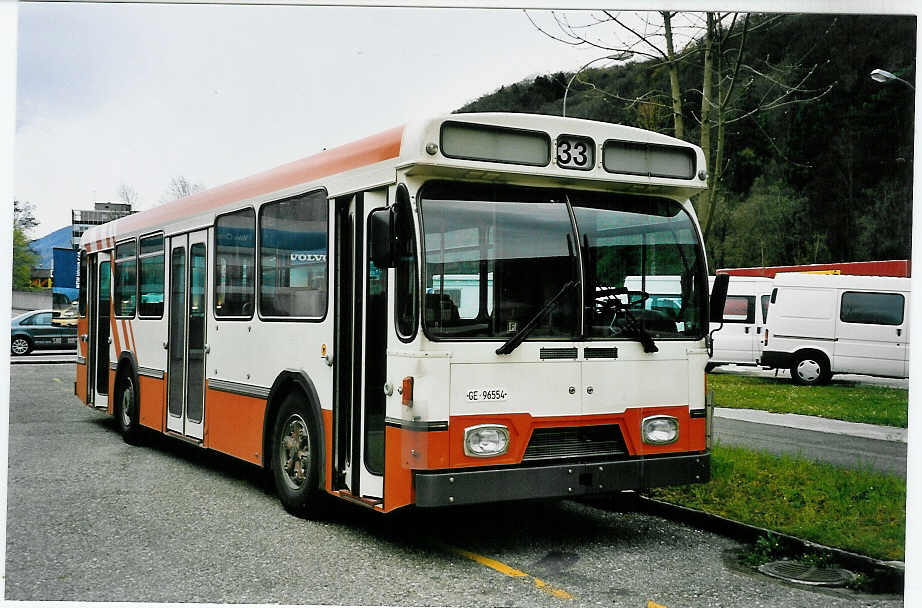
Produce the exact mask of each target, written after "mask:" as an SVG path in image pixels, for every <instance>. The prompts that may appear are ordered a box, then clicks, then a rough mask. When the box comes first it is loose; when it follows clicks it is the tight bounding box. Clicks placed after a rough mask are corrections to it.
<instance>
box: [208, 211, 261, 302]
mask: <svg viewBox="0 0 922 608" xmlns="http://www.w3.org/2000/svg"><path fill="white" fill-rule="evenodd" d="M214 259H215V279H214V315H215V316H216V317H244V318H247V319H250V318H252V317H253V300H254V293H255V289H254V283H253V276H254V273H253V266H255V264H256V213H255V212H254V211H253V210H252V209H241V210H240V211H235V212H233V213H228V214H227V215H222V216H220V217H218V218H216V219H215V256H214Z"/></svg>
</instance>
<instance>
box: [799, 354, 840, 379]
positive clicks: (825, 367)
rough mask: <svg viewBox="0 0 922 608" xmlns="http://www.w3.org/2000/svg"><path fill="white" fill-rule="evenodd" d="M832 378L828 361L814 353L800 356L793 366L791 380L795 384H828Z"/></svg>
mask: <svg viewBox="0 0 922 608" xmlns="http://www.w3.org/2000/svg"><path fill="white" fill-rule="evenodd" d="M830 376H831V374H830V373H829V364H828V363H826V360H825V359H823V358H822V357H818V356H815V355H813V354H812V353H806V354H803V355H800V356H799V357H798V358H797V361H795V362H794V365H792V366H791V380H793V381H794V383H795V384H806V385H815V384H826V383H827V382H829V378H830Z"/></svg>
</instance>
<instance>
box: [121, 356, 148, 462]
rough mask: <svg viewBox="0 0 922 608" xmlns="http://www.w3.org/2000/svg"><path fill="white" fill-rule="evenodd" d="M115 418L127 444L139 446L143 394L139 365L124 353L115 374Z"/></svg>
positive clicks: (132, 357)
mask: <svg viewBox="0 0 922 608" xmlns="http://www.w3.org/2000/svg"><path fill="white" fill-rule="evenodd" d="M115 399H116V401H115V418H116V422H117V423H118V428H119V431H121V433H122V438H123V439H124V440H125V442H126V443H129V444H131V445H137V444H138V443H140V440H141V432H142V431H141V422H140V418H141V407H140V403H141V393H140V385H139V383H138V365H137V361H135V358H134V355H133V354H132V353H130V352H123V353H122V354H121V356H119V360H118V368H117V371H116V373H115Z"/></svg>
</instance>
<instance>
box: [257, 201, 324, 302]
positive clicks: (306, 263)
mask: <svg viewBox="0 0 922 608" xmlns="http://www.w3.org/2000/svg"><path fill="white" fill-rule="evenodd" d="M328 218H329V211H328V202H327V197H326V194H324V193H323V192H312V193H310V194H305V195H303V196H298V197H296V198H292V199H288V200H284V201H279V202H277V203H269V204H266V205H263V206H262V208H261V209H260V211H259V268H260V283H259V312H260V315H262V316H265V317H301V318H303V317H309V318H319V317H323V316H324V315H325V314H326V309H327V283H328V282H327V231H328V228H329V227H328V223H329V219H328Z"/></svg>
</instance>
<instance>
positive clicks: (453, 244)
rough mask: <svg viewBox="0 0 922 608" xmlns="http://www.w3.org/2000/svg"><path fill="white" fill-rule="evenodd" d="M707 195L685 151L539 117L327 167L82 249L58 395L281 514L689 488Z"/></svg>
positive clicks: (144, 219) (260, 184)
mask: <svg viewBox="0 0 922 608" xmlns="http://www.w3.org/2000/svg"><path fill="white" fill-rule="evenodd" d="M705 185H706V172H705V167H704V159H703V155H702V152H701V150H700V149H699V148H697V147H695V146H693V145H690V144H688V143H686V142H683V141H680V140H677V139H673V138H671V137H667V136H664V135H660V134H657V133H652V132H647V131H643V130H639V129H635V128H630V127H624V126H618V125H612V124H606V123H599V122H592V121H586V120H578V119H572V118H557V117H551V116H535V115H525V114H455V115H450V116H444V117H440V118H435V119H431V120H427V121H421V122H419V123H418V124H412V125H407V126H405V127H401V128H396V129H392V130H390V131H386V132H384V133H381V134H379V135H375V136H373V137H369V138H367V139H363V140H361V141H357V142H355V143H352V144H348V145H344V146H342V147H339V148H336V149H331V150H327V151H324V152H321V153H320V154H317V155H315V156H311V157H309V158H305V159H302V160H298V161H295V162H292V163H290V164H287V165H283V166H281V167H278V168H276V169H273V170H270V171H267V172H264V173H260V174H257V175H255V176H252V177H249V178H246V179H242V180H239V181H236V182H232V183H229V184H226V185H224V186H220V187H217V188H213V189H210V190H207V191H204V192H200V193H197V194H194V195H192V196H189V197H187V198H184V199H181V200H177V201H173V202H171V203H167V204H164V205H162V206H159V207H156V208H154V209H151V210H148V211H144V212H141V213H137V214H135V215H131V216H127V217H124V218H121V219H119V220H117V221H114V222H111V223H109V224H105V225H102V226H98V227H94V228H92V229H90V230H87V231H86V233H84V235H83V238H82V239H81V244H80V251H81V257H80V268H81V277H82V279H81V282H80V285H81V291H80V306H79V312H80V319H79V335H80V341H79V354H78V358H77V382H76V386H75V392H76V394H77V395H78V396H79V398H80V399H81V400H82V401H83V402H84V403H85V404H87V405H88V406H90V407H92V408H95V409H97V410H101V411H106V412H108V413H109V414H112V415H114V416H115V417H116V420H117V421H118V423H119V425H120V428H121V431H122V433H123V434H124V437H125V439H126V440H127V441H129V442H130V443H135V442H137V441H138V439H139V437H141V433H142V432H148V431H147V430H146V429H143V428H142V427H147V429H153V430H154V431H158V432H160V433H165V434H167V435H169V436H173V437H176V438H178V439H181V440H185V441H188V442H191V443H193V444H195V445H197V446H200V447H202V448H205V449H211V450H217V451H219V452H223V453H225V454H229V455H231V456H234V457H237V458H240V459H242V460H245V461H248V462H251V463H254V464H256V465H259V466H261V467H264V468H265V469H266V470H267V471H271V475H272V476H273V478H274V481H275V486H276V488H277V491H278V494H279V496H280V498H281V501H282V503H283V504H284V506H285V507H286V508H287V509H288V510H289V511H291V512H294V513H298V514H301V515H310V514H311V513H312V512H313V511H314V510H315V509H317V508H318V505H319V504H322V501H325V500H326V497H325V496H324V495H326V494H331V495H334V496H337V497H340V498H343V499H347V500H351V501H354V502H356V503H359V504H363V505H366V506H368V507H370V508H372V509H375V510H378V511H384V512H387V511H392V510H394V509H397V508H399V507H403V506H405V505H417V506H423V507H434V506H445V505H460V504H470V503H478V502H488V501H504V500H516V499H526V498H556V497H572V496H586V495H594V494H602V493H611V492H618V491H621V490H625V489H640V488H647V487H653V486H662V485H668V484H685V483H691V482H703V481H706V480H707V479H708V478H709V450H708V447H709V446H708V437H707V434H708V428H707V427H708V419H709V418H708V412H709V409H708V408H707V407H706V404H705V375H704V367H705V364H706V363H707V359H708V354H707V348H706V334H707V328H708V320H709V315H708V307H709V301H708V277H707V266H706V262H705V254H704V249H703V247H702V242H701V232H700V229H699V226H698V222H697V219H696V217H695V213H694V210H693V208H692V205H691V203H690V202H689V200H688V199H689V196H691V195H692V194H694V193H696V192H698V191H700V190H702V189H703V188H705ZM662 275H668V276H670V277H672V282H673V283H675V284H676V285H678V286H679V288H678V293H671V294H669V298H657V297H656V295H657V294H655V293H648V290H650V289H653V287H651V286H655V285H656V284H657V281H656V280H655V279H654V277H657V276H662ZM628 277H630V285H626V284H625V281H626V279H627V278H628ZM674 291H675V290H674ZM717 291H719V290H715V294H716V292H717ZM715 297H716V298H717V299H718V300H719V297H720V296H719V295H715ZM715 301H716V300H715ZM711 305H712V306H713V305H714V302H712V303H711ZM722 309H723V305H722V304H720V305H719V306H718V307H717V310H718V311H719V310H722Z"/></svg>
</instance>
